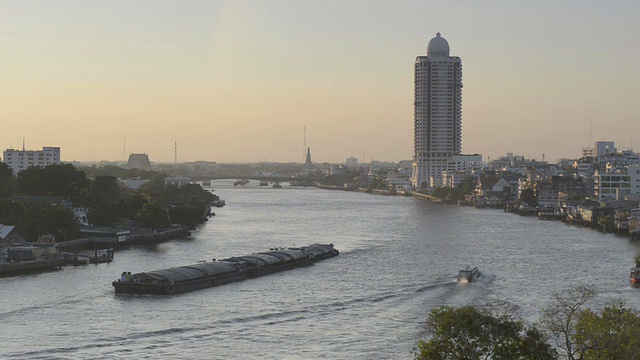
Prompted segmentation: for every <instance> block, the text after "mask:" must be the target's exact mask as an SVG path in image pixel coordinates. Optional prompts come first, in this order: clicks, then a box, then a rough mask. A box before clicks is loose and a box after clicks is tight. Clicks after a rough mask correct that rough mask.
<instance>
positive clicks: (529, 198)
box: [520, 188, 538, 206]
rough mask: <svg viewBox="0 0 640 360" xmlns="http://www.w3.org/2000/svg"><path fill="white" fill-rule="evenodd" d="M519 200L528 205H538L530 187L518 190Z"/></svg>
mask: <svg viewBox="0 0 640 360" xmlns="http://www.w3.org/2000/svg"><path fill="white" fill-rule="evenodd" d="M520 200H521V201H522V202H523V203H525V204H527V205H529V206H538V199H537V198H536V194H535V192H534V191H533V189H532V188H526V189H524V190H522V192H520Z"/></svg>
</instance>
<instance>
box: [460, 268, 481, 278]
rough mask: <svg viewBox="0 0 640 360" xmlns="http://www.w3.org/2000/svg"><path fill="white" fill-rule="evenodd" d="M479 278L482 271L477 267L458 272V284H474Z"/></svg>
mask: <svg viewBox="0 0 640 360" xmlns="http://www.w3.org/2000/svg"><path fill="white" fill-rule="evenodd" d="M478 277H480V271H478V268H477V267H474V268H473V269H469V267H468V266H467V268H466V269H462V270H460V271H458V282H472V281H473V280H474V279H477V278H478Z"/></svg>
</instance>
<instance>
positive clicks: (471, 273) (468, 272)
mask: <svg viewBox="0 0 640 360" xmlns="http://www.w3.org/2000/svg"><path fill="white" fill-rule="evenodd" d="M479 276H480V271H478V268H477V267H474V268H473V269H469V267H467V268H466V269H462V270H460V271H458V282H472V281H473V280H474V279H477V278H478V277H479ZM639 280H640V278H639Z"/></svg>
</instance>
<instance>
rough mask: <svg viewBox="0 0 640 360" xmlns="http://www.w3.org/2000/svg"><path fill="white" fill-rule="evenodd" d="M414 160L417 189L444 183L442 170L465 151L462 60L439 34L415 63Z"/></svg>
mask: <svg viewBox="0 0 640 360" xmlns="http://www.w3.org/2000/svg"><path fill="white" fill-rule="evenodd" d="M414 81H415V85H414V86H415V88H414V140H413V142H414V159H413V160H414V163H413V174H412V177H411V182H412V184H413V186H414V188H415V189H419V188H421V187H422V186H423V184H424V185H426V186H427V187H436V186H441V185H442V172H443V171H446V170H447V166H448V164H449V163H450V162H452V160H453V156H455V155H459V154H460V152H461V151H462V61H461V60H460V58H459V57H457V56H449V43H448V42H447V40H445V38H443V37H442V36H440V33H437V34H436V37H434V38H433V39H431V40H430V41H429V45H427V56H418V57H417V58H416V62H415V65H414Z"/></svg>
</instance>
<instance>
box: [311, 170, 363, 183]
mask: <svg viewBox="0 0 640 360" xmlns="http://www.w3.org/2000/svg"><path fill="white" fill-rule="evenodd" d="M358 176H360V174H359V173H358V172H355V171H352V170H347V171H344V172H341V173H340V174H333V175H327V177H326V178H324V179H323V180H322V181H320V183H322V184H323V185H332V186H344V184H346V183H353V182H355V179H356V177H358Z"/></svg>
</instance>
